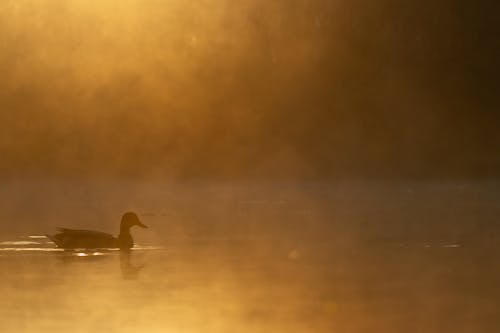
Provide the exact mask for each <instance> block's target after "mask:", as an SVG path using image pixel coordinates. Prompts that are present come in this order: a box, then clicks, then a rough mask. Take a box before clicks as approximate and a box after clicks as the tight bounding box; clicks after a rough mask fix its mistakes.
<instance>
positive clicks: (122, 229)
mask: <svg viewBox="0 0 500 333" xmlns="http://www.w3.org/2000/svg"><path fill="white" fill-rule="evenodd" d="M122 235H123V236H125V235H130V227H128V226H124V225H122V226H120V236H122Z"/></svg>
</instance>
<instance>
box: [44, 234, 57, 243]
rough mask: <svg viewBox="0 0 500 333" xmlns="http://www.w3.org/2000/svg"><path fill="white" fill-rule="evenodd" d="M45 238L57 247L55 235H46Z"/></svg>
mask: <svg viewBox="0 0 500 333" xmlns="http://www.w3.org/2000/svg"><path fill="white" fill-rule="evenodd" d="M45 236H46V237H47V238H48V239H50V240H51V241H52V242H54V244H56V245H57V239H56V237H55V235H49V234H45Z"/></svg>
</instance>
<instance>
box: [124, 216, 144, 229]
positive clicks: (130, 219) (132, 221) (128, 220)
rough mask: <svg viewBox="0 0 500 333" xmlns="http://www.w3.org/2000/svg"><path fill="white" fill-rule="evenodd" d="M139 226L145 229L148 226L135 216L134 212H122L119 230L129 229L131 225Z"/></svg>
mask: <svg viewBox="0 0 500 333" xmlns="http://www.w3.org/2000/svg"><path fill="white" fill-rule="evenodd" d="M135 225H136V226H139V227H141V228H145V229H147V228H148V227H147V226H146V225H145V224H143V223H142V222H141V221H140V220H139V217H138V216H137V214H136V213H133V212H127V213H125V214H123V216H122V222H121V224H120V229H121V230H129V229H130V228H132V227H133V226H135Z"/></svg>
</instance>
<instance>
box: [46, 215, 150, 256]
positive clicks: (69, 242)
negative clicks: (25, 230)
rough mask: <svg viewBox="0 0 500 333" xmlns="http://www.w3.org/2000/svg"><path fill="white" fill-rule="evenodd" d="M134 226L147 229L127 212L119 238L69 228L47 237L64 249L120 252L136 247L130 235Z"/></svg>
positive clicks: (121, 224)
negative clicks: (105, 249)
mask: <svg viewBox="0 0 500 333" xmlns="http://www.w3.org/2000/svg"><path fill="white" fill-rule="evenodd" d="M133 226H139V227H141V228H146V229H147V226H146V225H144V224H143V223H142V222H141V221H140V220H139V217H137V214H136V213H133V212H127V213H125V214H123V216H122V220H121V223H120V234H119V235H118V237H114V236H113V235H111V234H107V233H105V232H100V231H93V230H77V229H68V228H57V229H58V230H59V231H60V232H59V233H58V234H55V235H47V237H48V238H50V240H52V241H53V242H54V243H55V244H56V245H57V246H58V247H60V248H63V249H104V248H119V249H120V250H130V249H131V248H132V247H133V246H134V240H133V239H132V235H130V228H132V227H133Z"/></svg>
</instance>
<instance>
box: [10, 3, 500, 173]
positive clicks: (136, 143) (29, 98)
mask: <svg viewBox="0 0 500 333" xmlns="http://www.w3.org/2000/svg"><path fill="white" fill-rule="evenodd" d="M496 9H498V5H497V3H496V2H495V1H481V2H479V3H478V2H474V3H471V2H469V1H448V0H443V1H437V2H436V1H391V0H381V1H376V2H374V1H340V0H337V1H321V0H307V1H306V0H300V1H299V0H291V1H288V0H287V1H272V2H269V1H261V0H254V1H244V2H234V1H226V0H217V1H201V0H196V1H188V2H186V1H180V0H168V1H167V0H165V1H154V0H146V1H142V0H141V1H138V0H137V1H134V0H124V1H119V2H117V1H107V0H104V1H88V0H74V1H59V0H54V1H26V0H24V1H23V0H15V1H8V0H6V1H2V2H1V4H0V73H1V75H2V78H1V80H0V117H1V118H0V122H1V124H2V130H1V131H0V151H1V162H0V176H1V177H2V178H3V179H5V178H10V179H15V178H25V177H37V178H40V177H41V178H44V177H49V176H50V177H54V176H55V177H70V178H79V179H82V178H95V177H105V178H122V179H123V178H127V179H128V178H152V177H155V178H158V177H160V178H162V179H165V178H168V179H174V180H178V179H193V178H202V179H215V178H218V179H220V178H224V179H242V178H244V179H248V178H252V179H253V178H265V179H275V178H276V177H279V178H285V179H311V178H313V179H331V178H339V177H340V178H346V177H348V178H360V177H361V178H365V177H370V178H373V177H375V178H380V177H384V178H394V177H405V178H406V177H412V178H415V177H417V178H426V177H433V178H436V177H438V178H440V177H445V178H457V177H458V178H463V177H484V176H494V177H497V176H498V175H499V174H500V171H499V170H500V158H499V157H498V147H499V146H500V134H499V132H498V121H499V116H498V105H499V104H498V99H497V96H496V95H497V93H498V82H497V80H498V76H499V74H500V72H499V66H498V59H499V56H500V54H499V50H500V49H499V45H498V44H499V42H498V23H497V10H496Z"/></svg>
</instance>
